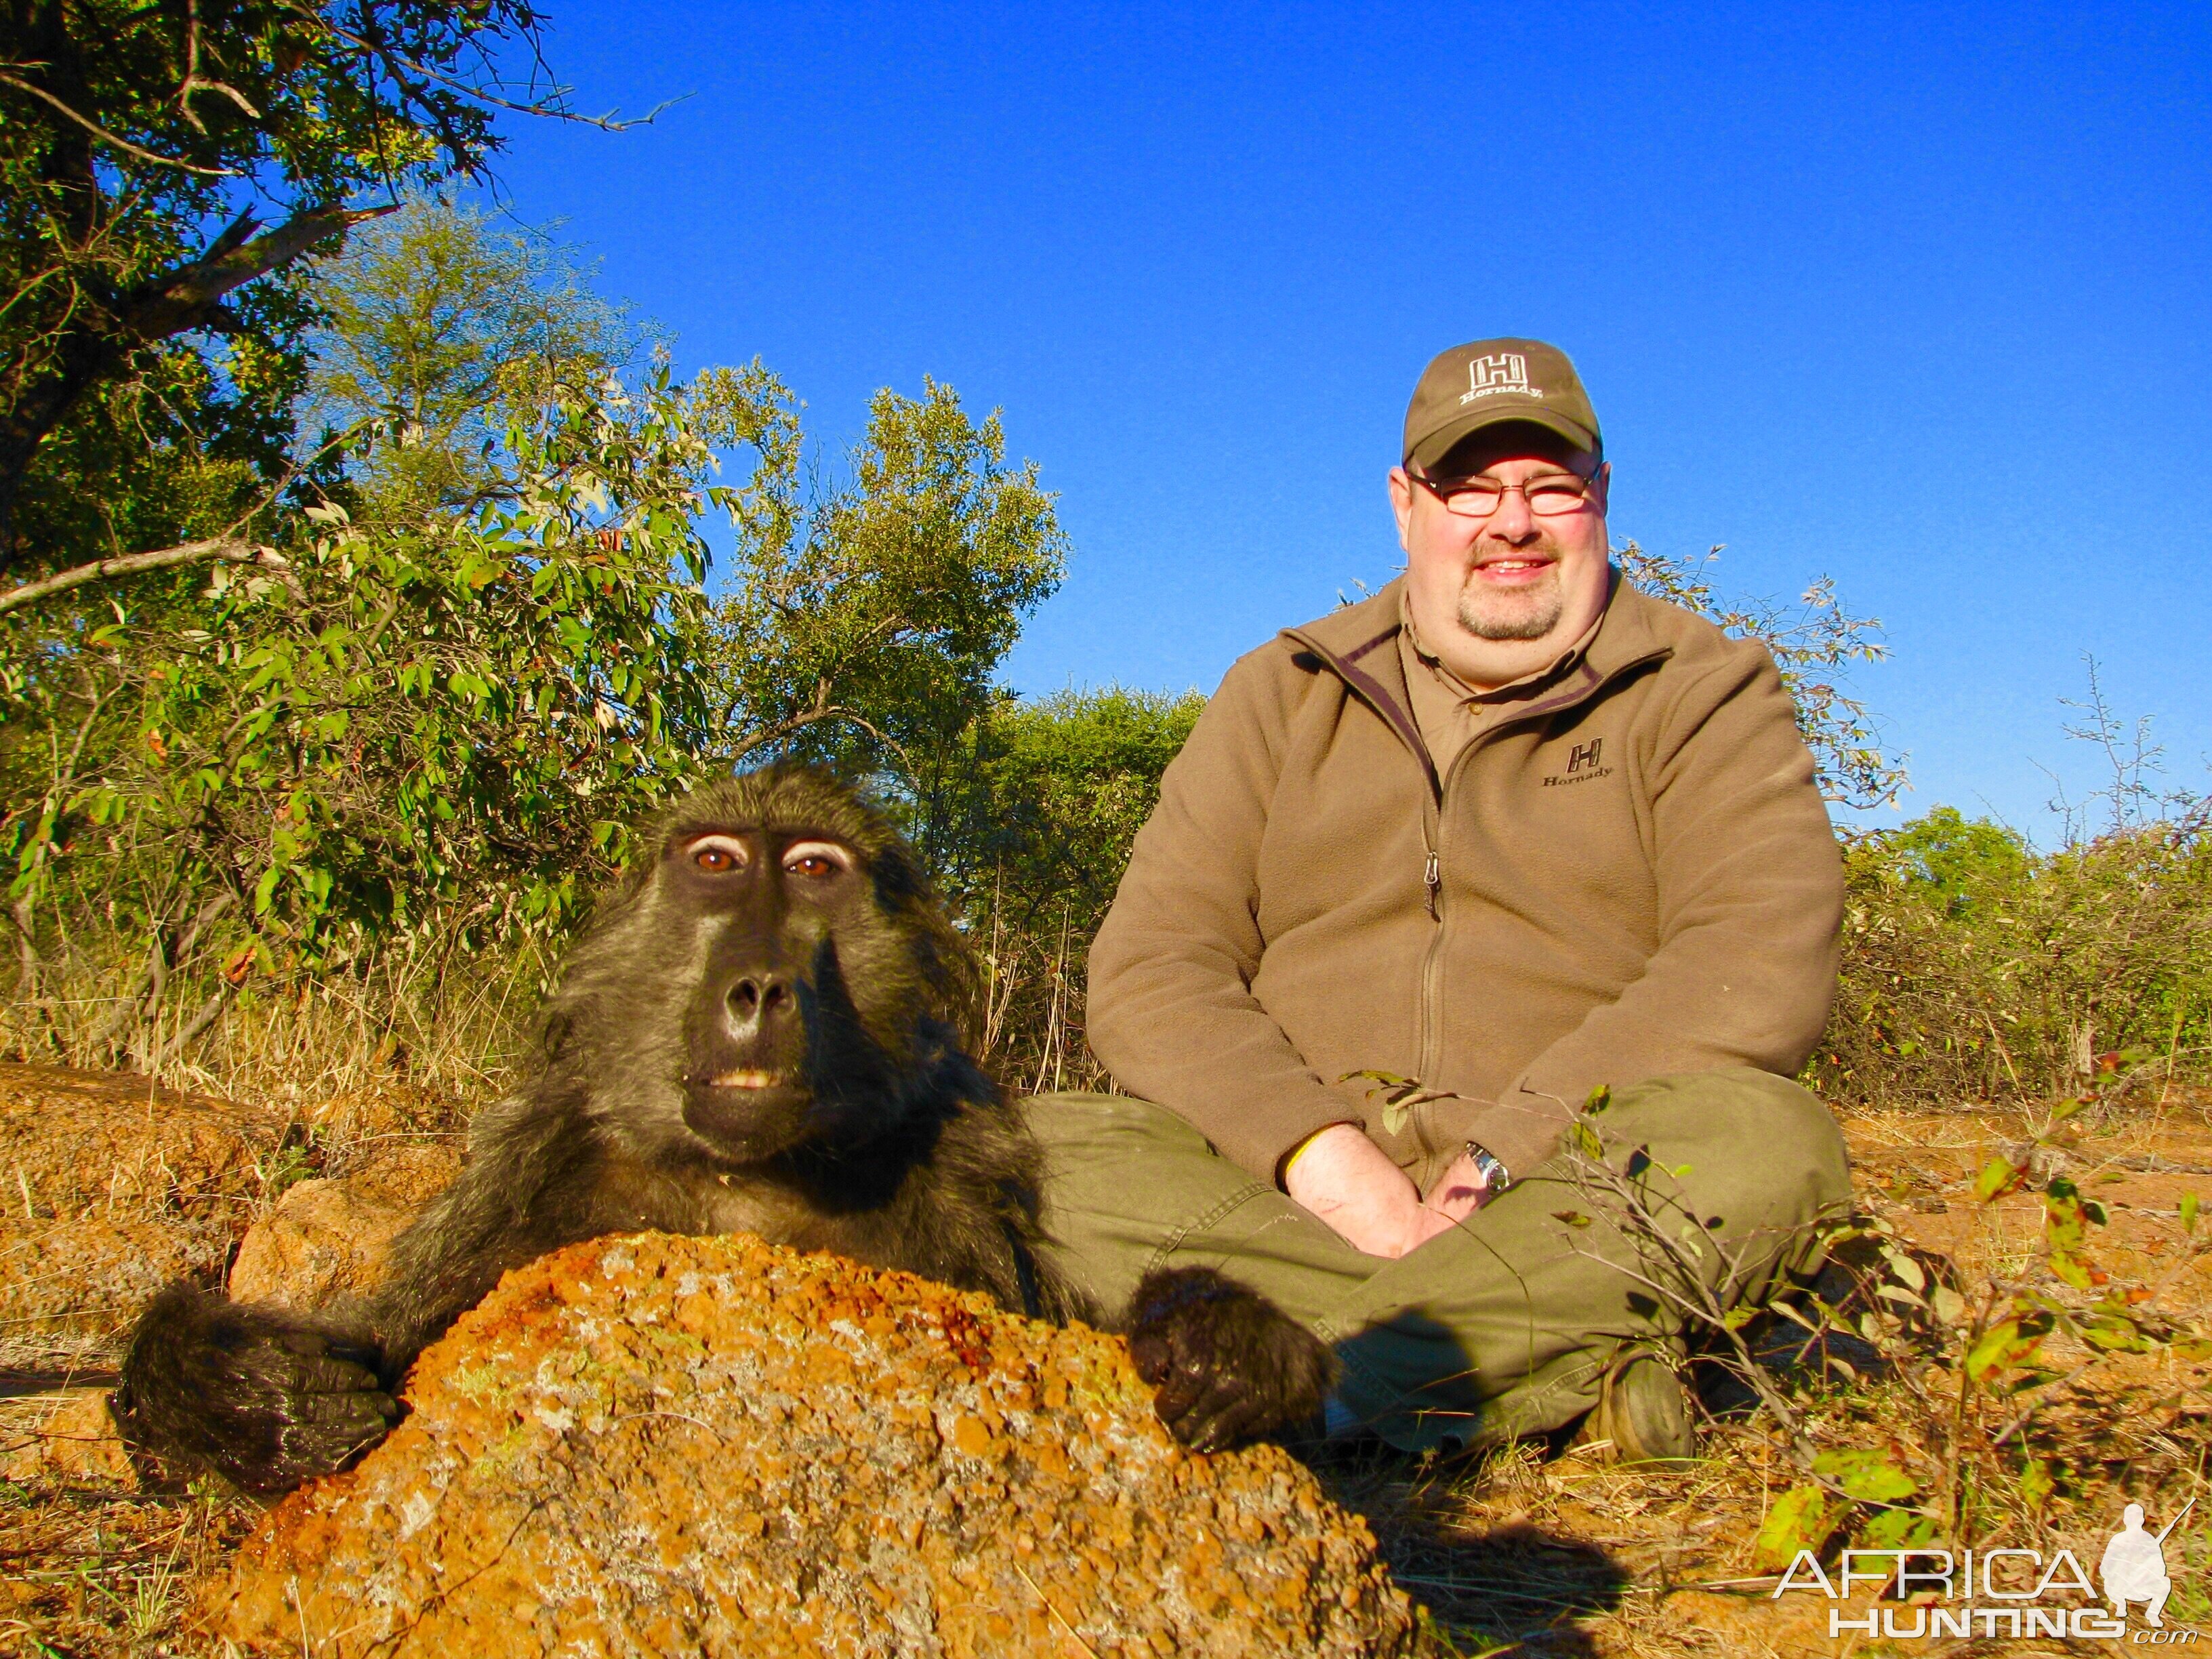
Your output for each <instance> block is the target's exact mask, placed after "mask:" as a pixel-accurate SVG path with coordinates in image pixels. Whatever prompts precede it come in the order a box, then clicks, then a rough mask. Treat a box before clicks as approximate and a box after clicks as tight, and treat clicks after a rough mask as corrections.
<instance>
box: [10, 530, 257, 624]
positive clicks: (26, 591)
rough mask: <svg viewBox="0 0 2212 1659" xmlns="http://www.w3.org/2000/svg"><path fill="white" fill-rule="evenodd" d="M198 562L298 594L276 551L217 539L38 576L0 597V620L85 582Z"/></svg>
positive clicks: (188, 543) (103, 560) (107, 579)
mask: <svg viewBox="0 0 2212 1659" xmlns="http://www.w3.org/2000/svg"><path fill="white" fill-rule="evenodd" d="M201 559H222V560H225V561H228V562H229V563H232V564H247V565H258V566H260V567H261V568H263V569H264V570H273V571H276V572H278V573H280V574H284V575H286V576H288V577H289V582H288V584H287V585H288V586H290V587H291V588H292V589H293V590H294V591H295V592H299V589H298V581H299V579H298V578H297V577H296V576H290V574H289V573H290V571H291V568H292V567H291V564H290V562H289V561H288V560H287V559H286V558H285V557H284V556H283V554H281V553H279V552H277V550H276V549H275V548H273V547H255V546H252V545H251V544H248V543H246V542H241V541H234V540H232V539H231V538H228V537H217V538H214V539H213V540H210V541H204V542H184V543H181V544H179V545H177V546H175V547H163V548H157V549H155V550H154V551H152V552H150V553H125V554H124V555H123V556H121V557H119V558H112V559H94V560H93V561H92V562H90V563H89V564H80V565H72V566H71V567H70V568H69V569H67V570H58V571H56V572H55V573H54V574H52V575H51V576H41V577H40V578H39V579H38V580H36V581H28V582H21V583H19V584H18V585H17V586H14V587H11V588H9V590H8V591H7V592H4V593H0V616H4V615H6V614H7V613H8V612H9V611H16V610H20V609H21V608H22V607H23V606H24V605H34V604H36V603H37V602H38V601H39V600H40V599H52V597H53V596H54V595H55V594H57V593H66V592H69V591H70V589H71V588H73V587H82V586H84V585H85V584H86V583H87V582H98V581H112V580H115V579H116V578H117V577H118V576H135V575H137V574H139V573H140V572H141V571H146V570H163V569H167V568H169V567H170V566H172V565H179V564H191V563H194V562H197V561H198V560H201Z"/></svg>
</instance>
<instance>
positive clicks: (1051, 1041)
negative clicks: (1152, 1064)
mask: <svg viewBox="0 0 2212 1659" xmlns="http://www.w3.org/2000/svg"><path fill="white" fill-rule="evenodd" d="M1205 707H1206V699H1205V698H1204V697H1203V696H1200V695H1199V694H1198V693H1197V692H1195V691H1187V692H1185V693H1183V694H1182V696H1164V695H1161V694H1158V693H1153V692H1146V691H1128V690H1122V689H1121V688H1120V687H1118V686H1117V687H1112V688H1109V689H1108V690H1103V691H1064V692H1061V693H1060V694H1059V695H1057V696H1051V697H1047V698H1044V699H1043V700H1042V701H1040V702H1034V703H1027V702H1018V701H1017V700H1016V699H1014V698H1013V697H1012V696H1007V695H1005V694H1001V695H1000V696H998V697H996V698H994V700H993V702H991V704H990V705H989V707H988V708H986V709H985V710H984V711H983V713H982V714H980V715H978V716H977V717H976V718H975V720H971V721H970V722H969V725H968V726H967V727H966V728H965V729H964V730H963V731H962V732H960V733H959V735H958V737H957V738H956V739H955V740H953V741H951V742H947V743H940V744H933V745H931V746H930V748H929V749H928V750H927V751H926V759H925V763H924V764H923V765H922V766H921V769H920V770H919V771H918V773H917V774H916V775H915V779H914V781H913V784H912V787H911V788H910V790H909V792H908V793H907V794H906V795H905V796H904V798H903V799H902V805H904V807H905V808H906V811H907V812H908V823H909V828H910V829H911V832H912V834H913V836H914V839H915V842H916V844H917V845H918V846H919V847H920V848H921V849H922V851H923V853H924V854H925V855H926V856H927V858H928V860H930V863H931V865H932V866H933V869H934V870H935V872H936V873H937V877H938V880H939V884H941V885H942V887H943V888H944V890H945V893H946V895H947V896H948V897H949V898H950V899H951V902H952V904H953V906H954V908H955V912H956V914H957V915H959V916H960V918H961V919H962V921H963V924H964V925H965V926H966V927H967V928H968V930H969V934H970V936H971V937H972V938H973V939H975V943H976V945H978V947H979V948H980V949H981V951H982V952H983V955H984V958H985V962H986V963H987V968H988V970H989V972H988V980H987V992H988V996H987V1008H986V1013H985V1022H984V1042H985V1053H986V1056H987V1058H989V1059H990V1060H993V1062H994V1064H996V1065H997V1066H998V1067H999V1070H1000V1074H1001V1075H1002V1076H1004V1077H1006V1079H1008V1080H1009V1081H1010V1082H1013V1081H1019V1082H1021V1083H1022V1084H1024V1085H1027V1086H1029V1087H1031V1088H1045V1087H1060V1086H1063V1085H1083V1084H1090V1083H1095V1082H1097V1081H1098V1080H1099V1079H1100V1077H1101V1076H1102V1075H1103V1074H1102V1073H1100V1072H1099V1070H1098V1067H1097V1063H1096V1062H1095V1061H1094V1060H1092V1059H1091V1056H1090V1055H1089V1054H1088V1052H1087V1051H1086V1050H1085V1048H1084V1046H1083V1003H1084V999H1083V988H1082V987H1083V962H1084V958H1085V955H1086V954H1087V953H1088V951H1089V950H1090V946H1091V936H1092V935H1093V934H1094V933H1097V931H1098V924H1099V923H1100V922H1101V921H1103V919H1104V917H1105V915H1106V907H1107V906H1108V905H1109V903H1110V902H1112V901H1113V897H1114V890H1115V887H1116V886H1117V885H1119V884H1120V882H1121V872H1122V870H1123V868H1124V867H1125V866H1127V863H1128V861H1129V848H1130V845H1131V843H1132V842H1134V841H1135V840H1136V836H1137V832H1138V830H1139V829H1142V828H1143V827H1144V823H1145V820H1146V818H1148V817H1151V816H1152V808H1153V806H1154V805H1156V804H1157V803H1158V800H1159V794H1160V777H1161V775H1162V774H1163V773H1164V772H1165V771H1166V770H1167V767H1168V763H1169V762H1170V761H1172V760H1173V759H1174V758H1175V757H1176V754H1177V753H1179V752H1180V751H1181V750H1182V745H1183V743H1184V741H1185V739H1187V738H1188V737H1189V736H1190V729H1191V726H1193V725H1194V723H1195V722H1196V720H1197V719H1198V716H1199V712H1200V710H1201V709H1202V708H1205Z"/></svg>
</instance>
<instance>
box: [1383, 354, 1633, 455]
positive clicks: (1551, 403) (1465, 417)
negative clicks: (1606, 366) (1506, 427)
mask: <svg viewBox="0 0 2212 1659" xmlns="http://www.w3.org/2000/svg"><path fill="white" fill-rule="evenodd" d="M1501 421H1528V422H1534V424H1535V425H1537V426H1541V427H1543V428H1546V429H1547V430H1549V431H1552V432H1556V433H1558V434H1559V435H1560V436H1561V437H1562V438H1565V440H1566V441H1568V442H1569V443H1571V444H1572V445H1574V447H1576V448H1577V449H1579V450H1582V451H1583V452H1584V453H1588V454H1591V455H1601V454H1603V453H1605V441H1604V440H1603V439H1602V438H1601V436H1600V435H1599V434H1598V429H1597V416H1596V414H1595V411H1593V410H1591V408H1590V402H1589V393H1588V392H1584V391H1583V383H1582V380H1581V377H1579V376H1578V375H1577V374H1576V373H1575V366H1574V365H1573V364H1572V363H1571V362H1568V361H1567V354H1566V353H1565V352H1564V351H1562V350H1560V349H1559V347H1557V346H1553V345H1546V344H1545V343H1543V342H1542V341H1541V340H1476V341H1474V342H1472V343H1468V344H1467V345H1463V346H1454V347H1453V348H1452V349H1450V350H1449V351H1446V352H1441V353H1439V354H1438V355H1437V356H1436V357H1434V358H1432V359H1431V361H1430V363H1429V366H1428V367H1427V368H1425V369H1423V370H1422V371H1421V380H1420V384H1419V386H1415V387H1414V388H1413V402H1412V403H1411V404H1407V407H1406V465H1408V466H1418V467H1419V468H1420V469H1421V470H1422V471H1427V470H1428V469H1429V468H1430V467H1431V466H1434V465H1436V464H1437V462H1438V461H1440V460H1442V459H1443V458H1444V456H1445V454H1446V453H1447V452H1448V451H1449V450H1450V448H1451V447H1452V446H1453V445H1454V444H1455V443H1457V442H1458V441H1460V440H1461V439H1462V438H1464V437H1466V436H1467V435H1468V433H1470V432H1473V431H1474V430H1476V429H1477V428H1481V427H1486V426H1494V425H1496V424H1497V423H1498V422H1501Z"/></svg>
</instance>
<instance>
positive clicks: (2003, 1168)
mask: <svg viewBox="0 0 2212 1659" xmlns="http://www.w3.org/2000/svg"><path fill="white" fill-rule="evenodd" d="M2026 1180H2027V1171H2026V1170H2021V1169H2019V1168H2017V1167H2016V1166H2015V1164H2013V1162H2012V1160H2011V1159H2009V1158H2002V1157H1999V1158H1991V1159H1990V1161H1989V1162H1988V1163H1986V1164H1983V1165H1982V1172H1981V1173H1980V1174H1979V1175H1978V1176H1975V1177H1974V1196H1975V1197H1976V1198H1978V1199H1979V1200H1981V1201H1982V1202H1983V1203H1984V1204H1988V1203H1991V1202H1993V1201H1995V1200H1997V1199H2000V1198H2002V1197H2003V1196H2004V1195H2005V1194H2007V1193H2011V1192H2017V1191H2019V1190H2020V1188H2021V1183H2022V1182H2025V1181H2026Z"/></svg>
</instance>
